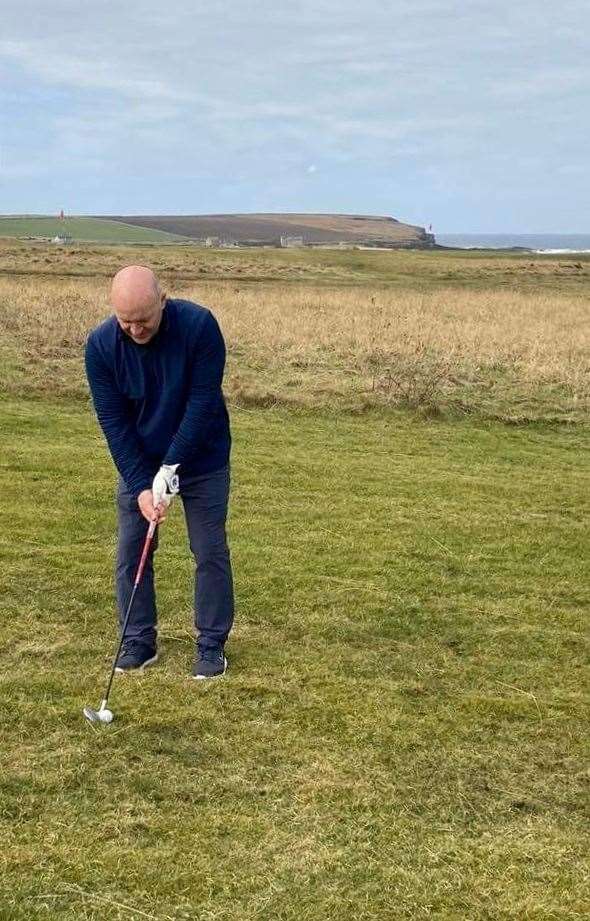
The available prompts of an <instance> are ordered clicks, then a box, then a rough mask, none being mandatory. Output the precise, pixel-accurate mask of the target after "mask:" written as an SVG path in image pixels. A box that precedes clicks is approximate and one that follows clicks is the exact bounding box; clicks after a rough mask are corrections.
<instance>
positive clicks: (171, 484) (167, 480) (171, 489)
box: [152, 464, 178, 508]
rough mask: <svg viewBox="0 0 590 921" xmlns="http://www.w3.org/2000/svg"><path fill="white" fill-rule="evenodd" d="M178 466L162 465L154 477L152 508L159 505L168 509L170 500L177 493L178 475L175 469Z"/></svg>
mask: <svg viewBox="0 0 590 921" xmlns="http://www.w3.org/2000/svg"><path fill="white" fill-rule="evenodd" d="M177 467H178V464H162V466H161V467H160V469H159V470H158V472H157V473H156V475H155V477H154V482H153V483H152V496H153V502H154V508H156V507H157V506H158V505H160V503H161V504H162V505H163V506H164V508H168V506H169V505H170V503H171V502H172V499H173V498H174V496H175V495H176V493H177V492H178V474H177V473H176V468H177Z"/></svg>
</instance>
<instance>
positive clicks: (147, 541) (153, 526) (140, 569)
mask: <svg viewBox="0 0 590 921" xmlns="http://www.w3.org/2000/svg"><path fill="white" fill-rule="evenodd" d="M157 527H158V522H157V521H150V526H149V529H148V532H147V535H146V538H145V543H144V545H143V553H142V554H141V559H140V561H139V566H138V567H137V575H136V577H135V585H136V586H137V585H139V583H140V581H141V576H142V573H143V567H144V566H145V561H146V560H147V555H148V553H149V549H150V544H151V542H152V537H153V536H154V534H155V533H156V528H157Z"/></svg>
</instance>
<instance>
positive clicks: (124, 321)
mask: <svg viewBox="0 0 590 921" xmlns="http://www.w3.org/2000/svg"><path fill="white" fill-rule="evenodd" d="M165 303H166V295H165V294H164V293H162V294H159V295H156V297H155V299H154V300H153V301H152V302H151V303H150V302H149V301H148V302H147V303H139V304H125V305H124V306H119V307H117V306H116V305H114V306H113V311H114V313H115V316H116V317H117V321H118V323H119V326H120V327H121V329H122V330H123V332H124V333H127V335H128V336H129V337H130V338H131V339H133V341H134V342H137V344H138V345H145V344H146V343H147V342H149V341H150V339H152V338H153V337H154V336H155V335H156V333H157V332H158V329H159V327H160V322H161V320H162V311H163V309H164V304H165Z"/></svg>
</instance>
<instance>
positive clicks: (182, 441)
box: [162, 313, 225, 474]
mask: <svg viewBox="0 0 590 921" xmlns="http://www.w3.org/2000/svg"><path fill="white" fill-rule="evenodd" d="M194 348H195V352H194V355H193V361H192V367H191V380H190V388H189V394H188V400H187V404H186V409H185V411H184V415H183V417H182V419H181V421H180V425H179V426H178V429H177V432H176V434H175V436H174V438H173V439H172V441H171V443H170V446H169V448H168V450H167V451H166V455H165V457H164V459H163V461H162V463H163V464H179V465H180V473H181V474H182V465H183V464H184V463H186V462H187V461H188V460H189V459H191V458H193V457H194V456H195V454H197V453H198V452H199V451H200V450H201V449H202V447H203V443H204V441H205V438H206V436H207V431H208V429H209V426H210V424H211V421H212V419H213V416H214V413H215V410H216V408H217V407H218V406H219V400H220V397H221V383H222V380H223V370H224V368H225V343H224V341H223V336H222V335H221V330H220V329H219V324H218V323H217V320H216V319H215V317H214V316H213V314H212V313H209V314H208V316H207V319H206V320H205V322H204V324H203V328H202V330H201V331H200V334H199V337H198V339H197V342H196V344H195V347H194Z"/></svg>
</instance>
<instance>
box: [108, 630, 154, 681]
mask: <svg viewBox="0 0 590 921" xmlns="http://www.w3.org/2000/svg"><path fill="white" fill-rule="evenodd" d="M157 661H158V653H157V651H156V646H155V644H153V643H149V642H147V643H144V642H143V640H132V639H129V640H125V642H124V643H123V648H122V649H121V652H120V654H119V658H118V659H117V666H116V668H115V671H116V672H118V673H119V674H120V675H121V674H123V672H132V671H140V672H142V671H143V670H144V668H147V667H148V665H153V664H154V662H157Z"/></svg>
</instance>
